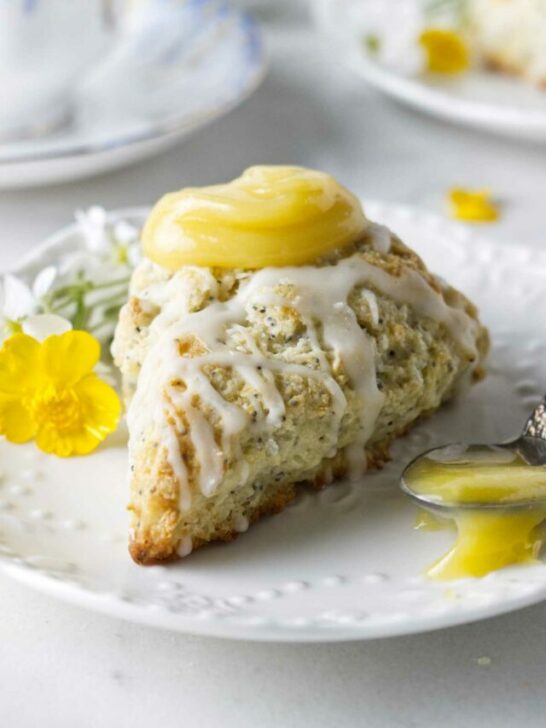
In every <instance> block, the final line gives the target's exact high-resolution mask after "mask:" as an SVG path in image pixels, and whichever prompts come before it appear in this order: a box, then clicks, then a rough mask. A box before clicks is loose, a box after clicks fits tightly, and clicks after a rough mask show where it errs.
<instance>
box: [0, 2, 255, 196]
mask: <svg viewBox="0 0 546 728" xmlns="http://www.w3.org/2000/svg"><path fill="white" fill-rule="evenodd" d="M264 72H265V55H264V49H263V43H262V37H261V33H260V31H259V28H258V27H257V25H256V24H255V23H254V21H253V20H252V19H251V18H250V17H249V16H248V15H246V14H243V13H241V12H239V11H237V10H236V9H234V8H232V7H231V6H229V5H227V4H226V3H225V2H218V0H189V1H188V2H185V3H178V2H175V0H169V1H168V2H160V3H154V2H152V3H145V4H141V5H139V6H137V7H136V9H135V10H133V11H131V12H130V13H128V15H127V17H126V19H125V20H124V23H123V27H122V29H121V38H120V43H119V45H118V46H117V48H116V49H115V50H114V51H113V53H112V54H111V55H110V56H109V57H108V58H107V59H106V60H105V61H104V62H103V63H102V64H101V65H100V67H98V68H96V69H95V70H94V71H93V72H92V73H91V74H90V75H89V76H88V77H87V78H86V79H85V81H84V82H83V83H82V84H81V86H80V88H78V89H77V92H76V94H75V98H74V100H73V111H72V117H71V120H70V122H69V123H68V124H67V125H66V126H65V127H63V128H62V129H60V130H59V131H58V132H57V133H56V134H52V135H49V136H43V137H39V138H34V139H29V140H25V141H19V142H11V143H4V144H0V188H1V189H10V188H22V187H31V186H37V185H46V184H54V183H59V182H66V181H69V180H73V179H77V178H81V177H90V176H92V175H95V174H99V173H101V172H107V171H109V170H112V169H116V168H118V167H123V166H125V165H128V164H132V163H133V162H137V161H139V160H141V159H145V158H146V157H150V156H152V155H153V154H156V153H157V152H159V151H160V150H163V149H165V148H167V147H169V146H172V145H173V144H175V143H177V142H179V141H180V140H181V139H182V138H184V137H185V136H187V135H188V134H190V133H191V132H193V131H195V130H197V129H199V128H200V127H202V126H204V125H205V124H207V123H209V122H210V121H212V120H214V119H216V118H218V117H220V116H222V115H224V114H226V113H227V112H228V111H230V110H231V109H233V108H234V107H235V106H236V105H237V104H239V103H241V102H242V101H243V100H244V99H245V98H246V97H248V96H249V95H250V94H251V93H252V92H253V91H254V90H255V89H256V87H257V86H258V85H259V83H260V81H261V80H262V78H263V76H264Z"/></svg>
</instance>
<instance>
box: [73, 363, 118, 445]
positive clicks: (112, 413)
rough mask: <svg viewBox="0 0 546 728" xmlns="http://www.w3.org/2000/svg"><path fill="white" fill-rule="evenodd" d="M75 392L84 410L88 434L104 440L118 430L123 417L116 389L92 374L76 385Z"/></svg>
mask: <svg viewBox="0 0 546 728" xmlns="http://www.w3.org/2000/svg"><path fill="white" fill-rule="evenodd" d="M75 392H76V395H77V397H78V399H79V401H80V402H81V405H82V408H83V412H84V419H85V429H86V432H88V433H89V434H90V435H93V437H95V438H96V439H97V440H98V441H101V440H104V438H105V437H106V435H109V434H110V433H111V432H114V430H115V429H116V428H117V426H118V422H119V418H120V415H121V403H120V400H119V397H118V395H117V394H116V391H115V389H114V388H113V387H111V386H110V385H109V384H106V382H103V381H102V379H99V378H98V377H97V376H96V375H95V374H91V375H90V376H88V377H86V378H85V379H82V381H81V382H79V383H78V384H77V385H76V387H75Z"/></svg>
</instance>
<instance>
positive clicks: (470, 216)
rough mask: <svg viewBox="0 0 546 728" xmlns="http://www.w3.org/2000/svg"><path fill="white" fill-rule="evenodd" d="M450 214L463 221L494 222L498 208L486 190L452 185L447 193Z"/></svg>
mask: <svg viewBox="0 0 546 728" xmlns="http://www.w3.org/2000/svg"><path fill="white" fill-rule="evenodd" d="M448 199H449V203H450V206H451V216H452V217H454V218H455V219H456V220H463V221H465V222H495V220H498V218H499V210H498V208H497V206H496V205H495V204H494V202H493V201H492V200H491V195H490V193H489V192H488V191H487V190H465V189H462V188H461V187H454V188H453V189H452V190H451V191H450V193H449V198H448Z"/></svg>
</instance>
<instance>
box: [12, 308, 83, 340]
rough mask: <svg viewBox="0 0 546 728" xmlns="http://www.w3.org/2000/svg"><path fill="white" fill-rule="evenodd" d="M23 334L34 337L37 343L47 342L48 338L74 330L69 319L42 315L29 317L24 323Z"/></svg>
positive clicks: (49, 314) (54, 315) (48, 314)
mask: <svg viewBox="0 0 546 728" xmlns="http://www.w3.org/2000/svg"><path fill="white" fill-rule="evenodd" d="M22 328H23V333H25V334H27V335H28V336H32V337H33V338H34V339H36V340H37V341H45V340H46V339H47V338H48V336H53V335H55V334H64V333H66V332H67V331H70V330H71V329H72V324H71V323H70V321H68V319H65V318H63V317H62V316H57V315H56V314H54V313H41V314H38V315H36V316H29V318H27V319H25V321H23V327H22Z"/></svg>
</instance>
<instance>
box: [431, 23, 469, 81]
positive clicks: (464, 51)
mask: <svg viewBox="0 0 546 728" xmlns="http://www.w3.org/2000/svg"><path fill="white" fill-rule="evenodd" d="M419 43H420V44H421V46H422V48H423V49H424V51H425V54H426V70H427V71H429V72H430V73H447V74H454V73H461V72H462V71H466V70H467V68H468V67H469V65H470V54H469V52H468V47H467V45H466V43H465V41H464V39H463V38H462V37H461V36H460V35H459V34H458V33H456V32H455V31H453V30H446V29H445V28H426V29H425V30H424V31H423V32H422V33H421V35H420V36H419Z"/></svg>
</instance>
